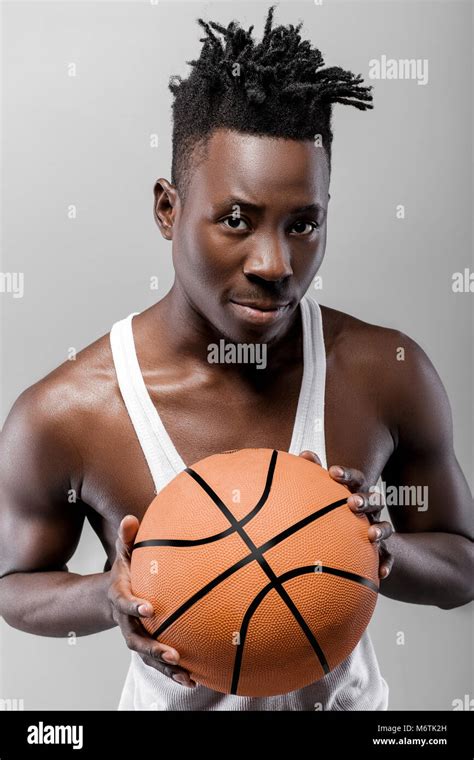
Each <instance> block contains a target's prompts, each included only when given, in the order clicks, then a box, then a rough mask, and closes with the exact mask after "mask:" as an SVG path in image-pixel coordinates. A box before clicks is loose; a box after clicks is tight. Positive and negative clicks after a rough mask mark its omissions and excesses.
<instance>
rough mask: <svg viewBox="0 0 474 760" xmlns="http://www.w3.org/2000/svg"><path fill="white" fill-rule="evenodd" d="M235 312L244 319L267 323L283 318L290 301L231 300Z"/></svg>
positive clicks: (259, 323) (262, 323) (260, 323)
mask: <svg viewBox="0 0 474 760" xmlns="http://www.w3.org/2000/svg"><path fill="white" fill-rule="evenodd" d="M229 303H230V304H231V307H232V309H233V311H234V313H235V314H236V315H237V316H238V317H239V318H240V319H242V320H243V321H245V322H251V323H252V324H257V325H267V324H270V323H271V322H275V321H277V320H278V319H281V318H282V317H283V316H284V315H285V313H286V312H287V311H288V309H289V306H290V304H289V302H284V303H272V302H271V301H242V302H240V301H232V300H231V301H230V302H229Z"/></svg>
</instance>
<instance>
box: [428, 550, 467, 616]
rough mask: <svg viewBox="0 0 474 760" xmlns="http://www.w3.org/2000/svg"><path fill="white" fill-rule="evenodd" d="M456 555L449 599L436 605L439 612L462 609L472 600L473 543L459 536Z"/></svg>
mask: <svg viewBox="0 0 474 760" xmlns="http://www.w3.org/2000/svg"><path fill="white" fill-rule="evenodd" d="M456 554H457V561H456V563H455V564H454V563H453V565H454V566H452V567H451V572H452V583H451V584H450V588H449V592H450V594H449V599H447V600H443V602H442V603H441V604H438V605H437V606H438V607H439V608H440V609H441V610H454V609H456V607H464V606H465V605H466V604H469V603H470V602H472V601H473V599H474V583H473V580H472V579H473V577H474V542H473V541H471V540H470V539H469V538H466V537H465V536H459V551H458V552H456Z"/></svg>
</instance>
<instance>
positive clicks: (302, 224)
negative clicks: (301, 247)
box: [292, 219, 319, 237]
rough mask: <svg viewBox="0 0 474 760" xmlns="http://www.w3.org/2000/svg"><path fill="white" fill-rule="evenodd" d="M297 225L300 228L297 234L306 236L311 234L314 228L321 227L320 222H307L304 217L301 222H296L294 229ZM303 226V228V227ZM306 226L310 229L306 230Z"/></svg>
mask: <svg viewBox="0 0 474 760" xmlns="http://www.w3.org/2000/svg"><path fill="white" fill-rule="evenodd" d="M296 227H299V228H300V229H299V230H296V234H297V235H298V236H299V237H306V236H307V235H311V233H312V232H313V230H318V229H319V224H318V223H317V222H305V221H303V220H302V219H301V220H300V221H299V222H295V223H294V225H293V227H292V229H295V228H296ZM301 227H303V229H301ZM305 227H309V230H306V231H305V229H304V228H305Z"/></svg>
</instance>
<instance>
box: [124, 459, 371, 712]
mask: <svg viewBox="0 0 474 760" xmlns="http://www.w3.org/2000/svg"><path fill="white" fill-rule="evenodd" d="M349 496H350V492H349V491H348V489H347V488H346V487H345V486H342V485H340V484H338V483H336V482H335V481H334V480H333V479H332V478H331V477H330V475H329V473H328V472H327V470H325V469H323V468H322V467H319V466H318V465H316V464H315V463H314V462H310V461H308V460H306V459H303V458H302V457H298V456H295V455H293V454H289V453H287V452H284V451H276V450H273V451H272V450H271V449H241V450H236V451H232V452H224V453H222V454H216V455H214V456H210V457H207V458H206V459H202V460H201V461H200V462H197V464H195V465H193V466H192V467H188V468H186V470H183V471H182V472H181V473H179V474H178V475H177V476H176V477H175V478H174V479H173V480H172V481H171V482H170V483H169V484H168V485H167V486H166V487H165V488H163V489H162V490H161V491H160V492H159V494H158V495H157V496H156V498H155V499H154V500H153V501H152V503H151V504H150V506H149V507H148V509H147V511H146V513H145V516H144V518H143V520H142V523H141V525H140V528H139V531H138V534H137V536H136V540H135V545H134V547H133V551H132V558H131V579H132V591H133V593H134V594H135V595H136V596H138V597H141V598H144V599H147V600H149V601H150V602H151V604H152V605H153V608H154V612H155V614H154V616H153V617H152V618H146V619H143V618H142V623H143V625H144V626H145V628H146V629H147V631H148V632H149V633H150V634H151V635H152V636H153V637H154V638H155V639H157V640H159V641H161V642H163V643H165V644H168V645H170V646H172V647H175V648H176V649H177V651H178V652H179V654H180V655H181V659H180V663H179V664H180V666H181V667H183V668H185V669H186V670H188V671H189V673H190V675H191V678H192V679H193V680H195V681H196V682H197V683H199V684H203V685H204V686H207V687H208V688H210V689H214V690H216V691H220V692H224V693H227V694H238V695H241V696H251V697H262V696H271V695H276V694H284V693H286V692H289V691H293V690H294V689H300V688H302V687H304V686H307V685H308V684H310V683H312V682H313V681H316V680H318V679H320V678H323V677H324V676H325V675H326V674H327V673H329V671H330V670H333V668H335V667H336V666H337V665H339V663H341V662H342V661H343V660H344V659H345V658H346V657H348V655H349V654H350V653H351V652H352V650H353V649H354V648H355V647H356V645H357V643H358V642H359V640H360V638H361V636H362V634H363V633H364V631H365V629H366V627H367V625H368V623H369V620H370V618H371V616H372V613H373V611H374V607H375V604H376V600H377V593H378V583H379V582H378V550H377V547H376V546H375V545H374V544H372V543H371V542H370V541H369V538H368V536H367V529H368V527H369V521H368V519H367V517H366V516H365V515H356V514H354V513H353V512H352V511H351V510H350V508H349V506H348V505H347V499H348V498H349Z"/></svg>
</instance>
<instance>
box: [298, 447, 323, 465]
mask: <svg viewBox="0 0 474 760" xmlns="http://www.w3.org/2000/svg"><path fill="white" fill-rule="evenodd" d="M299 456H300V457H302V458H303V459H307V460H308V462H314V463H315V464H319V466H320V467H322V465H321V460H320V458H319V457H318V455H317V454H315V453H314V451H308V450H307V449H305V451H301V452H300V454H299Z"/></svg>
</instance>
